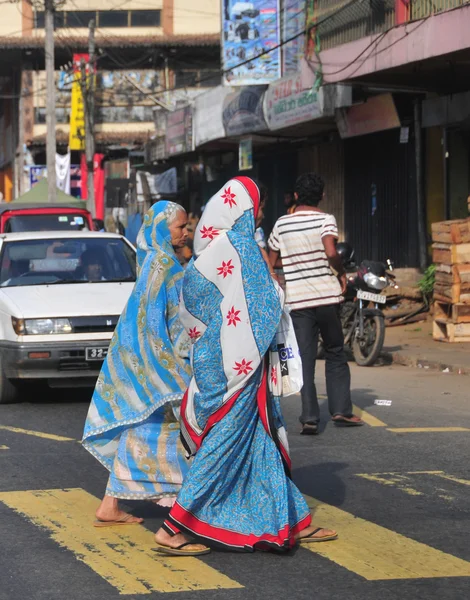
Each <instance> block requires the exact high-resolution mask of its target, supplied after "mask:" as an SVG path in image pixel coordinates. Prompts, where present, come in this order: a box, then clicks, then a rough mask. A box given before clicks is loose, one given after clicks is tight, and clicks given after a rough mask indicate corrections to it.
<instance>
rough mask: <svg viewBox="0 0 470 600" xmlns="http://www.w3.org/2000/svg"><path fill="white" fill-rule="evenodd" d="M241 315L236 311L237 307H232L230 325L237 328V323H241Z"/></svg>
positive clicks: (229, 316) (229, 314) (229, 313)
mask: <svg viewBox="0 0 470 600" xmlns="http://www.w3.org/2000/svg"><path fill="white" fill-rule="evenodd" d="M239 314H240V311H239V310H235V307H234V306H232V308H231V309H230V310H229V311H228V315H227V320H228V325H233V326H234V327H236V326H237V322H238V323H239V322H240V321H241V319H240V317H239V316H238V315H239Z"/></svg>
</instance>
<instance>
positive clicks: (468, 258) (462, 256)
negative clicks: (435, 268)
mask: <svg viewBox="0 0 470 600" xmlns="http://www.w3.org/2000/svg"><path fill="white" fill-rule="evenodd" d="M432 261H433V262H434V263H440V264H443V265H456V264H460V263H470V243H469V244H441V243H438V244H433V245H432Z"/></svg>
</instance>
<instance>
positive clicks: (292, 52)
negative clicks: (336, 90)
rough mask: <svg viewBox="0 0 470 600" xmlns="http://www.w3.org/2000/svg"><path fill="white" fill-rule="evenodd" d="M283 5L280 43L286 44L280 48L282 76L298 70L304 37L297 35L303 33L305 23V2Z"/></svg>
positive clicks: (292, 2) (302, 52) (287, 0)
mask: <svg viewBox="0 0 470 600" xmlns="http://www.w3.org/2000/svg"><path fill="white" fill-rule="evenodd" d="M284 4H285V6H284V11H283V13H284V22H283V29H282V41H283V42H286V43H285V44H284V46H283V47H282V75H283V76H285V75H291V74H293V73H297V72H298V70H299V64H300V59H301V58H302V56H303V55H304V53H305V35H298V34H299V33H302V32H303V31H305V23H306V9H305V0H286V1H285V3H284ZM296 36H297V37H296ZM291 38H295V39H292V40H291ZM287 40H291V41H290V42H287Z"/></svg>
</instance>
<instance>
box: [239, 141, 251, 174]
mask: <svg viewBox="0 0 470 600" xmlns="http://www.w3.org/2000/svg"><path fill="white" fill-rule="evenodd" d="M252 168H253V138H251V137H247V138H244V139H243V140H240V144H239V146H238V169H239V170H240V171H249V170H250V169H252Z"/></svg>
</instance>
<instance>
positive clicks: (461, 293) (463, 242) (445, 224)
mask: <svg viewBox="0 0 470 600" xmlns="http://www.w3.org/2000/svg"><path fill="white" fill-rule="evenodd" d="M432 241H433V246H432V249H433V262H434V264H435V265H436V283H435V285H434V325H433V338H434V339H435V340H439V341H442V342H470V219H459V220H457V221H442V222H441V223H433V225H432Z"/></svg>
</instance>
